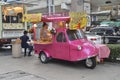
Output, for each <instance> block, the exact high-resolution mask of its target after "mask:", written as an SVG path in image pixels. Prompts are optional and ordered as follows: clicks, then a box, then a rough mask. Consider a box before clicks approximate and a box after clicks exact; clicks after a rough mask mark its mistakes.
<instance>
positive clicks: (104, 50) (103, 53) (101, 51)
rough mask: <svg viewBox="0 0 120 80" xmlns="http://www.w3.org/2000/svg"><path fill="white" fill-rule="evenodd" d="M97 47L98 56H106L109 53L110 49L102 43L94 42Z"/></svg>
mask: <svg viewBox="0 0 120 80" xmlns="http://www.w3.org/2000/svg"><path fill="white" fill-rule="evenodd" d="M96 47H97V49H98V51H99V52H98V57H99V58H108V57H109V55H110V49H109V48H108V47H107V46H106V45H104V44H96Z"/></svg>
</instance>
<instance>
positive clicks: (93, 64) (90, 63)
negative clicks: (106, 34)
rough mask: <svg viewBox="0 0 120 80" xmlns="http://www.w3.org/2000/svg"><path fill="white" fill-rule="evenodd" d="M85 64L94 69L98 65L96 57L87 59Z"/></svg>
mask: <svg viewBox="0 0 120 80" xmlns="http://www.w3.org/2000/svg"><path fill="white" fill-rule="evenodd" d="M84 64H85V67H87V68H89V69H94V68H95V67H96V59H95V57H93V58H88V59H86V60H85V63H84Z"/></svg>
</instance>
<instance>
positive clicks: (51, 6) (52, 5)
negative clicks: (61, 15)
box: [47, 0, 55, 15]
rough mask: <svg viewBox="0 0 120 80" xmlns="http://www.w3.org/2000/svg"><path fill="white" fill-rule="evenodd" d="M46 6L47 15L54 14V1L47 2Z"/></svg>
mask: <svg viewBox="0 0 120 80" xmlns="http://www.w3.org/2000/svg"><path fill="white" fill-rule="evenodd" d="M47 6H48V14H49V15H51V13H55V5H54V0H47Z"/></svg>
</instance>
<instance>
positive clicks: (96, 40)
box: [85, 32, 103, 44]
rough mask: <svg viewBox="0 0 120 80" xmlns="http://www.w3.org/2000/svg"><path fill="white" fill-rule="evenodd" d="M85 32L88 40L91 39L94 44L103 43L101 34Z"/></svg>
mask: <svg viewBox="0 0 120 80" xmlns="http://www.w3.org/2000/svg"><path fill="white" fill-rule="evenodd" d="M85 34H86V37H87V39H88V40H89V41H92V42H93V43H95V44H102V43H103V41H102V36H100V35H95V34H93V33H90V32H86V33H85Z"/></svg>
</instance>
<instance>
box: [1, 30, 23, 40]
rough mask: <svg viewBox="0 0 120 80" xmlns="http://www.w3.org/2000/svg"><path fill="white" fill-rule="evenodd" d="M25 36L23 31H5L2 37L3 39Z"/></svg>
mask: <svg viewBox="0 0 120 80" xmlns="http://www.w3.org/2000/svg"><path fill="white" fill-rule="evenodd" d="M22 35H23V30H14V31H13V30H11V31H10V30H9V31H3V32H2V37H3V38H11V37H20V36H22Z"/></svg>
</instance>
